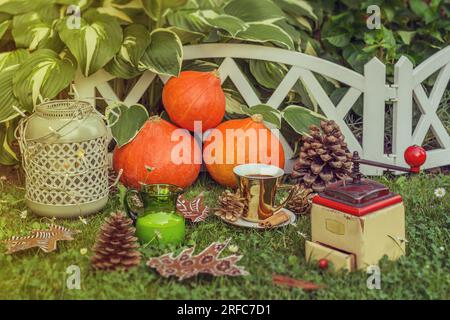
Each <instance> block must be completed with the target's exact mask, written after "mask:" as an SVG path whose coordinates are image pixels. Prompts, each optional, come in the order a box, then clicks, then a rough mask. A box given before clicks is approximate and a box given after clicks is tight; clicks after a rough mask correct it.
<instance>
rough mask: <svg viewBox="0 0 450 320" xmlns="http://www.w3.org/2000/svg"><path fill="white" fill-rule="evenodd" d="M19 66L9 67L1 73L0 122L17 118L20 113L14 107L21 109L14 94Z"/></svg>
mask: <svg viewBox="0 0 450 320" xmlns="http://www.w3.org/2000/svg"><path fill="white" fill-rule="evenodd" d="M17 70H19V65H15V66H12V67H8V68H6V69H3V70H1V72H0V92H2V95H1V97H0V122H4V121H7V120H10V119H13V118H15V117H16V116H17V115H18V113H17V111H16V110H14V108H13V106H15V107H17V108H18V107H19V101H18V100H17V98H16V96H15V95H14V93H13V77H14V75H15V73H16V72H17Z"/></svg>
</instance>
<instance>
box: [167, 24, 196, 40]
mask: <svg viewBox="0 0 450 320" xmlns="http://www.w3.org/2000/svg"><path fill="white" fill-rule="evenodd" d="M167 30H170V31H172V32H175V33H176V35H177V36H178V38H180V41H181V43H182V44H187V43H197V42H198V41H200V40H201V39H203V38H204V37H205V34H203V33H200V32H196V31H191V30H187V29H184V28H180V27H168V28H167Z"/></svg>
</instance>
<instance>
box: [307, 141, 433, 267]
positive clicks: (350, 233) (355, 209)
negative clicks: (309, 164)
mask: <svg viewBox="0 0 450 320" xmlns="http://www.w3.org/2000/svg"><path fill="white" fill-rule="evenodd" d="M404 156H405V161H406V163H407V164H408V165H410V167H411V168H409V169H406V168H403V167H399V166H394V165H387V164H383V163H379V162H375V161H370V160H364V159H360V157H359V155H358V153H357V152H354V154H353V169H352V170H353V172H352V180H351V181H348V180H347V181H344V180H342V181H339V182H337V183H334V184H331V185H329V186H328V187H327V188H326V189H325V190H324V191H323V192H322V193H319V194H318V195H317V196H315V197H314V198H313V200H312V202H313V205H312V209H311V236H312V241H307V242H306V250H305V251H306V260H307V261H323V259H325V260H326V261H329V262H332V263H333V265H334V267H335V270H341V269H347V270H349V271H354V270H358V269H364V268H367V266H370V265H376V264H378V261H379V260H380V259H381V258H382V257H383V256H384V255H386V256H387V257H388V258H389V260H396V259H398V258H399V257H401V256H403V255H405V242H406V240H405V207H404V205H403V201H402V197H401V196H400V195H398V194H395V193H393V192H391V191H390V190H389V189H388V188H387V187H386V186H385V185H383V184H381V183H379V182H376V181H373V180H370V179H365V178H363V177H362V174H361V173H360V171H359V167H360V164H365V165H369V166H375V167H381V168H385V169H388V170H394V171H402V172H410V173H418V172H419V171H420V166H421V165H423V164H424V163H425V160H426V152H425V150H424V149H423V148H422V147H419V146H411V147H409V148H407V149H406V151H405V154H404Z"/></svg>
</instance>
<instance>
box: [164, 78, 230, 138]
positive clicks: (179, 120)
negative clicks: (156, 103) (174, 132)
mask: <svg viewBox="0 0 450 320" xmlns="http://www.w3.org/2000/svg"><path fill="white" fill-rule="evenodd" d="M162 101H163V104H164V108H165V109H166V112H167V114H168V115H169V117H170V120H171V121H172V122H173V123H175V124H176V125H178V126H180V127H181V128H185V129H188V130H190V131H194V121H201V123H202V131H203V132H205V131H206V130H208V129H211V128H214V127H216V126H217V125H218V124H219V123H221V122H222V120H223V117H224V115H225V94H224V93H223V90H222V87H221V81H220V78H219V77H218V76H217V74H216V73H215V72H198V71H183V72H181V73H180V76H179V77H173V78H171V79H170V80H169V81H168V82H167V84H166V85H165V86H164V89H163V93H162Z"/></svg>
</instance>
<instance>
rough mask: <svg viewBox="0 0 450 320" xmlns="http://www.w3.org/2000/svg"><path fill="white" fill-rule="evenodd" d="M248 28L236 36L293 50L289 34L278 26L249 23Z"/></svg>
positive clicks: (265, 23)
mask: <svg viewBox="0 0 450 320" xmlns="http://www.w3.org/2000/svg"><path fill="white" fill-rule="evenodd" d="M248 26H249V27H248V28H247V29H246V30H244V31H241V32H239V33H238V34H237V36H236V38H237V39H241V40H246V41H252V42H261V43H265V42H271V43H273V44H275V45H277V46H279V47H283V48H286V49H289V50H295V47H294V42H293V41H292V38H291V37H290V36H289V34H288V33H287V32H286V31H284V30H283V29H281V28H280V27H278V26H276V25H274V24H271V23H267V22H257V23H249V24H248Z"/></svg>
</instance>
